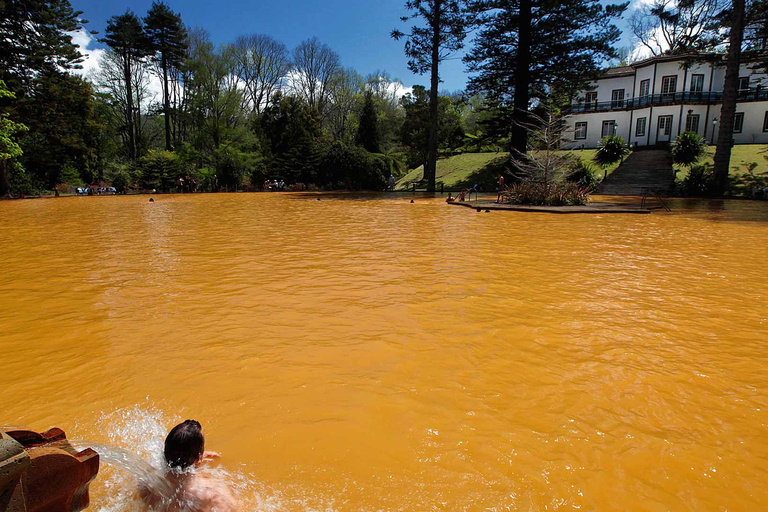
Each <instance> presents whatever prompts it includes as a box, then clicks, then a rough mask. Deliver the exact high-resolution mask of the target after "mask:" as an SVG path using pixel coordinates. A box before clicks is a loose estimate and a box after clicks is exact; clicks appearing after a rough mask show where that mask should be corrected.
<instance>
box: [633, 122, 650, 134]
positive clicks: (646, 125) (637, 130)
mask: <svg viewBox="0 0 768 512" xmlns="http://www.w3.org/2000/svg"><path fill="white" fill-rule="evenodd" d="M640 121H642V127H643V131H642V132H641V131H640V125H641V123H640ZM647 129H648V118H647V117H638V118H637V122H636V123H635V137H645V130H647Z"/></svg>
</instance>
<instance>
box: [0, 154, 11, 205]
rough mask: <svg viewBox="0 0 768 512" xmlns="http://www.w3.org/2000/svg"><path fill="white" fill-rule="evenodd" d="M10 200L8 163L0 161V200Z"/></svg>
mask: <svg viewBox="0 0 768 512" xmlns="http://www.w3.org/2000/svg"><path fill="white" fill-rule="evenodd" d="M10 198H11V183H10V182H9V181H8V162H7V161H6V160H0V199H10Z"/></svg>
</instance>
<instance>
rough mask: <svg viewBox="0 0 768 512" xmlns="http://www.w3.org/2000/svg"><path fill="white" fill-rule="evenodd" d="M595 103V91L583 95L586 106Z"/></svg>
mask: <svg viewBox="0 0 768 512" xmlns="http://www.w3.org/2000/svg"><path fill="white" fill-rule="evenodd" d="M596 101H597V91H587V93H586V94H585V95H584V102H585V103H587V104H591V103H595V102H596Z"/></svg>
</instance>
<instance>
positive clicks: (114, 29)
mask: <svg viewBox="0 0 768 512" xmlns="http://www.w3.org/2000/svg"><path fill="white" fill-rule="evenodd" d="M101 41H102V42H103V43H106V44H107V46H109V47H110V48H111V49H112V50H113V51H114V52H115V54H116V55H117V56H118V58H119V59H120V65H121V68H122V72H123V77H122V79H123V81H124V84H125V91H126V97H127V109H128V112H127V114H128V115H127V116H126V122H127V125H128V126H127V127H126V129H127V132H128V156H129V158H130V159H131V160H135V159H136V158H137V157H138V151H137V141H138V138H139V130H138V126H137V117H138V114H137V108H136V107H135V106H134V103H133V102H134V91H133V83H132V78H133V68H134V67H136V66H141V65H143V61H144V59H145V58H146V57H147V55H148V54H149V53H150V45H149V40H148V38H147V36H146V34H145V33H144V27H143V26H142V23H141V20H140V19H139V17H138V16H136V14H134V13H133V12H132V11H130V10H128V11H126V12H125V14H122V15H120V16H113V17H111V18H110V19H109V20H108V21H107V30H106V32H105V37H104V38H103V39H102V40H101Z"/></svg>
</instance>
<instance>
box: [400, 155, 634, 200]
mask: <svg viewBox="0 0 768 512" xmlns="http://www.w3.org/2000/svg"><path fill="white" fill-rule="evenodd" d="M565 152H566V153H572V154H573V155H574V157H575V158H578V159H580V160H582V161H584V162H585V163H589V164H590V165H592V167H593V168H594V169H595V171H596V172H597V173H598V175H599V176H600V177H602V175H603V169H602V168H601V167H598V166H597V165H595V164H594V163H592V158H594V156H595V153H596V152H597V150H596V149H577V150H571V151H565ZM508 157H509V153H503V152H501V153H464V154H462V155H456V156H451V157H448V158H441V159H439V160H438V161H437V177H436V179H435V181H436V183H437V188H438V190H439V189H440V184H441V183H442V184H443V186H444V187H445V190H460V189H462V188H468V187H472V186H473V185H474V184H475V183H478V184H479V185H480V187H481V188H482V190H484V191H489V190H494V189H495V184H496V179H497V176H498V172H499V171H500V170H501V169H503V168H504V164H505V162H506V159H507V158H508ZM618 165H619V164H618V163H616V164H615V165H612V166H610V167H608V169H607V170H608V173H609V174H610V173H611V171H613V170H614V169H615V168H616V167H618ZM423 176H424V169H423V167H421V166H420V167H417V168H416V169H413V170H412V171H410V172H409V173H408V174H406V175H405V176H403V177H402V178H400V180H399V181H398V182H397V190H410V189H411V187H412V184H413V183H416V184H417V185H416V187H417V188H423V187H424V186H423V184H420V183H419V182H420V181H421V180H422V178H423Z"/></svg>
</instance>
